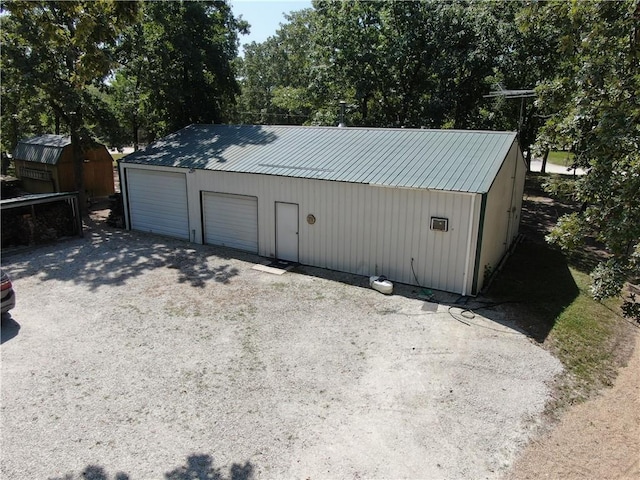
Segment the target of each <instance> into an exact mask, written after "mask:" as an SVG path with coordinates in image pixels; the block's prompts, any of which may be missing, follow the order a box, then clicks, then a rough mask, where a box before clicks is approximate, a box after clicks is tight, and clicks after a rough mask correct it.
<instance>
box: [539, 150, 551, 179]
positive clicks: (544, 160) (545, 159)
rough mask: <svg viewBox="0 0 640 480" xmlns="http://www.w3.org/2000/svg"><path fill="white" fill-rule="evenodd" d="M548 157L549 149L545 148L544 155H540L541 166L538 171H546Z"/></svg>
mask: <svg viewBox="0 0 640 480" xmlns="http://www.w3.org/2000/svg"><path fill="white" fill-rule="evenodd" d="M548 158H549V149H548V148H545V150H544V155H543V156H542V167H541V168H540V173H546V171H547V159H548Z"/></svg>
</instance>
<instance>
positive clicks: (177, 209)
mask: <svg viewBox="0 0 640 480" xmlns="http://www.w3.org/2000/svg"><path fill="white" fill-rule="evenodd" d="M126 179H127V193H128V198H129V214H130V217H131V228H132V229H134V230H140V231H142V232H151V233H158V234H160V235H168V236H170V237H175V238H181V239H184V240H189V212H188V208H187V179H186V177H185V175H184V173H174V172H158V171H154V170H142V169H135V168H128V169H127V170H126Z"/></svg>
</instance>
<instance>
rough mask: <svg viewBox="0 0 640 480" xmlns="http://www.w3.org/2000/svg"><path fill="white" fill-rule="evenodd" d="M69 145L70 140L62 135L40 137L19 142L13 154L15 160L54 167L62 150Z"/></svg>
mask: <svg viewBox="0 0 640 480" xmlns="http://www.w3.org/2000/svg"><path fill="white" fill-rule="evenodd" d="M67 145H71V138H70V137H65V136H63V135H40V136H38V137H33V138H28V139H25V140H20V142H18V145H17V146H16V149H15V151H14V152H13V158H14V159H16V160H25V161H27V162H38V163H47V164H50V165H55V164H56V163H58V160H59V159H60V155H61V154H62V150H64V147H66V146H67Z"/></svg>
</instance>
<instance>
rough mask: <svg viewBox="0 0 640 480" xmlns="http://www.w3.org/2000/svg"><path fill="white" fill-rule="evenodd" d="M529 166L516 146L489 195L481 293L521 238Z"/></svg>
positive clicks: (479, 283) (480, 271) (480, 266)
mask: <svg viewBox="0 0 640 480" xmlns="http://www.w3.org/2000/svg"><path fill="white" fill-rule="evenodd" d="M525 174H526V165H525V163H524V158H523V156H522V152H521V151H520V147H519V146H518V143H517V142H514V143H513V145H512V146H511V149H510V150H509V154H508V155H507V157H506V158H505V161H504V162H503V164H502V167H501V168H500V170H499V172H498V175H497V176H496V178H495V180H494V181H493V184H492V185H491V188H490V189H489V192H488V193H487V194H486V205H485V214H484V222H483V228H482V242H481V246H480V249H481V252H480V256H479V262H478V263H477V264H476V267H477V268H478V272H477V275H478V278H477V288H476V290H477V291H480V290H481V289H482V287H483V286H484V283H485V280H486V274H488V273H491V272H493V271H494V270H495V268H496V267H497V266H498V264H499V262H500V260H501V259H502V257H503V256H504V255H505V254H506V252H507V250H508V249H509V247H510V246H511V244H512V243H513V241H514V240H515V238H516V237H517V236H518V229H519V226H520V216H521V210H522V195H523V192H524V179H525Z"/></svg>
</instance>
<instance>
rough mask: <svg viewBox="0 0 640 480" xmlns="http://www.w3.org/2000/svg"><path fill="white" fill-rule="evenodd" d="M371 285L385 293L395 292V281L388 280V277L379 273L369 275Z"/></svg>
mask: <svg viewBox="0 0 640 480" xmlns="http://www.w3.org/2000/svg"><path fill="white" fill-rule="evenodd" d="M369 285H370V286H371V288H373V289H374V290H377V291H379V292H380V293H384V294H385V295H391V293H393V283H391V282H390V281H389V280H387V277H384V276H378V275H374V276H373V277H369Z"/></svg>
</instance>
